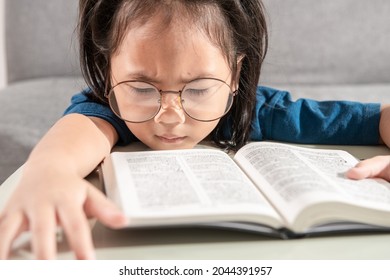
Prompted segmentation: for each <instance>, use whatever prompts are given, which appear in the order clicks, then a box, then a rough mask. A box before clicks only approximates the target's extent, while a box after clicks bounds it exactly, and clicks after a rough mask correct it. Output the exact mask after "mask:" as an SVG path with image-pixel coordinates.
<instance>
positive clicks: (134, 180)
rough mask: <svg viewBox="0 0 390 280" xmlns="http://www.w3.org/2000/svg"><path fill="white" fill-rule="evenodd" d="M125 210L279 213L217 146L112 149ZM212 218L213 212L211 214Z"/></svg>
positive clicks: (133, 212)
mask: <svg viewBox="0 0 390 280" xmlns="http://www.w3.org/2000/svg"><path fill="white" fill-rule="evenodd" d="M112 161H113V164H114V166H115V168H114V169H115V172H116V177H118V178H120V179H118V180H117V184H118V189H119V191H120V195H119V197H120V199H121V204H122V207H123V209H124V210H125V213H131V215H132V216H138V217H141V216H142V217H149V218H152V217H154V218H155V217H165V218H167V217H171V218H172V217H175V216H180V215H185V216H209V217H212V215H213V214H217V213H219V214H225V215H226V219H227V218H228V217H230V218H231V215H240V216H244V215H249V216H251V215H255V214H256V215H257V214H262V215H268V216H271V217H272V219H275V220H277V219H280V218H279V217H278V214H277V213H276V212H275V211H274V210H273V208H272V207H271V206H270V204H269V203H268V201H267V200H266V199H265V198H264V197H263V195H262V194H261V192H259V191H258V190H257V188H256V187H255V186H254V185H253V183H252V182H251V181H250V180H249V179H248V178H247V177H246V175H245V174H244V173H243V172H242V171H241V170H240V169H239V168H238V166H237V165H236V164H235V163H234V162H233V161H232V159H231V158H230V157H229V156H228V155H227V154H225V153H223V152H221V151H218V150H211V149H210V150H206V149H194V150H177V151H153V152H132V153H113V154H112ZM214 219H215V218H214Z"/></svg>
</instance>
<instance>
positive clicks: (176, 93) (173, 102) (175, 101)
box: [159, 90, 182, 109]
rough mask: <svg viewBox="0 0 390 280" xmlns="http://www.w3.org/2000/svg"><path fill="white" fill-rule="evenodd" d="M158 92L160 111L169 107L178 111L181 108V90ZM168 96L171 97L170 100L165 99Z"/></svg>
mask: <svg viewBox="0 0 390 280" xmlns="http://www.w3.org/2000/svg"><path fill="white" fill-rule="evenodd" d="M159 92H160V102H161V108H162V109H167V108H168V107H169V106H170V105H171V106H173V107H176V108H180V109H181V108H182V105H181V93H182V91H181V90H159ZM169 95H171V96H172V98H170V99H168V98H167V97H168V96H169ZM173 96H175V98H173ZM176 96H177V97H176ZM164 104H165V106H164Z"/></svg>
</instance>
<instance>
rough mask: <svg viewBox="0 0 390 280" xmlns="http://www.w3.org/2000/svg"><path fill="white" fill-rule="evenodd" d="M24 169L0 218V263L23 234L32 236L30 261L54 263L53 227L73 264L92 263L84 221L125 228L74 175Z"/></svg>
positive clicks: (105, 201) (109, 207)
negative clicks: (92, 219)
mask: <svg viewBox="0 0 390 280" xmlns="http://www.w3.org/2000/svg"><path fill="white" fill-rule="evenodd" d="M43 167H46V168H43ZM25 169H26V170H25V171H24V175H23V176H22V179H21V182H20V183H19V185H18V187H17V188H16V190H15V192H14V193H13V195H12V196H11V197H10V199H9V201H8V203H7V205H6V207H5V208H4V210H3V211H2V212H1V213H0V236H1V237H0V259H6V258H7V257H8V255H9V252H10V248H11V245H12V242H13V240H15V238H16V237H18V235H20V234H21V233H22V232H23V231H26V230H30V231H31V236H32V237H31V245H32V251H33V253H34V254H35V257H36V258H37V259H54V258H55V257H56V251H57V250H56V231H57V226H61V227H62V228H63V230H64V232H65V235H66V237H67V240H68V244H69V245H70V248H71V249H72V250H73V251H74V253H75V256H76V258H77V259H93V258H94V257H95V256H94V250H93V243H92V238H91V231H90V227H89V223H88V220H87V218H88V217H96V218H97V219H98V220H99V221H101V222H102V223H103V224H105V225H107V226H109V227H113V228H115V227H120V226H123V225H124V224H125V223H126V219H125V217H124V216H123V214H122V213H121V212H120V211H119V210H118V209H117V208H116V207H115V206H114V205H113V204H112V203H111V202H110V201H109V200H108V199H107V198H106V197H105V196H104V195H103V193H101V192H100V191H99V190H97V189H96V188H95V187H94V186H92V185H91V184H90V183H89V182H87V181H86V180H84V179H82V178H80V176H78V175H77V173H75V172H69V171H68V170H65V171H59V170H53V167H48V166H42V168H37V167H36V166H35V167H34V168H33V169H31V170H29V169H28V168H25ZM37 170H42V171H44V172H41V173H39V172H36V171H37ZM32 172H34V174H33V173H32ZM25 178H28V180H27V179H25Z"/></svg>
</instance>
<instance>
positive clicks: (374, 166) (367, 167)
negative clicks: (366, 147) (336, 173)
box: [346, 105, 390, 181]
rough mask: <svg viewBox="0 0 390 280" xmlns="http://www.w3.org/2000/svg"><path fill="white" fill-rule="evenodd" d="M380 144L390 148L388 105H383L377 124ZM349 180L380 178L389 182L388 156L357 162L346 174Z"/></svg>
mask: <svg viewBox="0 0 390 280" xmlns="http://www.w3.org/2000/svg"><path fill="white" fill-rule="evenodd" d="M379 133H380V136H381V142H382V143H384V144H386V145H387V147H390V105H383V106H382V108H381V117H380V122H379ZM346 175H347V177H348V178H351V179H364V178H372V177H380V178H383V179H385V180H387V181H390V156H377V157H373V158H370V159H367V160H363V161H361V162H359V163H358V164H357V165H356V166H355V167H354V168H352V169H351V170H349V171H348V172H347V174H346Z"/></svg>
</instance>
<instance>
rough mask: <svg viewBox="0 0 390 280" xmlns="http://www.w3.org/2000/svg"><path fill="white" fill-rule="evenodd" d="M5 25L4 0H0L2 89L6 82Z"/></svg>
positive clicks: (0, 68)
mask: <svg viewBox="0 0 390 280" xmlns="http://www.w3.org/2000/svg"><path fill="white" fill-rule="evenodd" d="M4 25H5V24H4V0H0V89H1V88H3V87H4V86H5V84H6V73H5V39H4V37H5V34H4Z"/></svg>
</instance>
